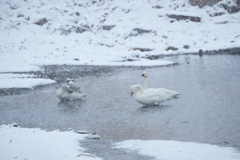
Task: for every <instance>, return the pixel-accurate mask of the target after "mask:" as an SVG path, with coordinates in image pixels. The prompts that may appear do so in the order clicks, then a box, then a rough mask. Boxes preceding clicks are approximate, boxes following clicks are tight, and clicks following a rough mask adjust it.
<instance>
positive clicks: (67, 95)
mask: <svg viewBox="0 0 240 160" xmlns="http://www.w3.org/2000/svg"><path fill="white" fill-rule="evenodd" d="M56 96H57V97H58V98H59V99H60V100H61V101H71V100H82V99H83V98H84V97H86V95H85V94H83V93H78V92H76V91H74V90H73V89H72V88H71V87H70V86H69V85H66V84H62V85H61V87H60V88H59V89H58V90H57V91H56Z"/></svg>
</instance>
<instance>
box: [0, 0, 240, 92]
mask: <svg viewBox="0 0 240 160" xmlns="http://www.w3.org/2000/svg"><path fill="white" fill-rule="evenodd" d="M229 1H230V2H231V3H228V2H229ZM233 2H234V1H233V0H224V1H222V2H221V3H224V4H231V5H233V4H234V3H233ZM157 5H158V6H161V7H162V8H161V9H158V8H156V7H155V6H157ZM0 10H1V13H0V35H1V37H2V38H1V39H0V54H1V63H0V72H1V73H4V72H31V71H39V70H42V69H41V68H40V66H41V65H52V64H58V65H62V64H69V65H71V64H74V65H96V66H97V65H110V66H156V65H157V66H159V65H167V64H172V63H173V62H167V61H164V60H161V59H158V60H154V61H153V60H148V59H146V57H147V56H149V55H168V54H182V53H192V52H198V51H199V50H200V49H202V50H203V51H205V50H218V49H224V48H233V47H240V36H239V35H240V30H239V22H240V12H238V13H235V14H229V13H228V12H227V11H226V10H225V9H223V8H222V7H220V5H218V4H216V5H214V6H213V7H209V6H206V7H204V8H202V9H200V8H198V7H197V6H191V5H190V4H189V3H188V1H187V0H184V1H182V0H174V1H155V0H144V1H138V0H130V1H121V0H115V1H110V0H104V1H100V2H97V1H96V3H93V1H90V0H83V1H80V2H75V1H72V0H60V1H57V0H51V1H48V0H36V1H25V0H11V1H9V0H1V2H0ZM219 12H222V13H224V14H223V15H221V16H215V17H211V16H210V15H211V14H212V13H219ZM167 14H180V15H189V16H198V17H201V22H192V21H189V20H182V21H177V20H174V19H171V18H169V17H167ZM43 18H46V19H47V22H46V23H45V24H43V25H37V24H36V22H38V21H39V20H41V19H43ZM171 21H174V22H173V23H171ZM222 22H226V23H225V24H221V23H222ZM108 25H114V26H115V27H113V28H112V29H111V30H103V26H108ZM83 28H85V30H86V31H84V32H82V29H83ZM136 28H138V29H143V30H147V31H149V32H148V33H137V31H134V29H136ZM81 32H82V33H81ZM185 45H189V49H185V48H184V47H183V46H185ZM169 46H173V47H176V48H178V50H176V51H172V50H168V51H166V48H168V47H169ZM133 48H147V49H152V51H149V52H141V51H139V50H133ZM135 55H138V57H137V58H136V57H135ZM126 59H134V60H135V61H126ZM1 82H2V80H1V81H0V83H1ZM13 84H14V83H13ZM1 87H3V88H6V87H8V86H7V85H6V86H3V85H2V86H1Z"/></svg>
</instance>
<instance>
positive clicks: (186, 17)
mask: <svg viewBox="0 0 240 160" xmlns="http://www.w3.org/2000/svg"><path fill="white" fill-rule="evenodd" d="M167 16H168V17H169V18H173V19H176V20H178V21H180V20H190V21H193V22H201V18H200V17H196V16H185V15H176V14H167Z"/></svg>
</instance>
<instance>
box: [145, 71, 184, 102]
mask: <svg viewBox="0 0 240 160" xmlns="http://www.w3.org/2000/svg"><path fill="white" fill-rule="evenodd" d="M142 76H143V77H144V89H148V74H147V72H143V74H142ZM157 89H158V90H160V91H162V92H163V93H165V94H167V95H168V96H169V97H172V98H173V97H176V96H178V95H179V93H178V92H176V91H173V90H170V89H166V88H157Z"/></svg>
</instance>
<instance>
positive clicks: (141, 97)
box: [131, 84, 171, 106]
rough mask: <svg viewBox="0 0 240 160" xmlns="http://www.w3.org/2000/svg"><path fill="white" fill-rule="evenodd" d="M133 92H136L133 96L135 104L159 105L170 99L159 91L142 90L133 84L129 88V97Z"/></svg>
mask: <svg viewBox="0 0 240 160" xmlns="http://www.w3.org/2000/svg"><path fill="white" fill-rule="evenodd" d="M134 92H137V93H136V95H135V98H136V100H137V102H138V103H141V104H143V105H147V106H154V105H160V104H161V103H163V102H165V101H167V100H169V99H171V97H170V96H168V95H167V94H165V93H163V92H162V91H161V90H160V89H154V88H149V89H144V88H143V87H142V86H141V85H140V84H135V85H133V86H132V87H131V96H132V95H133V93H134Z"/></svg>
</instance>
